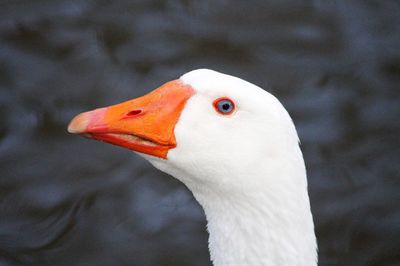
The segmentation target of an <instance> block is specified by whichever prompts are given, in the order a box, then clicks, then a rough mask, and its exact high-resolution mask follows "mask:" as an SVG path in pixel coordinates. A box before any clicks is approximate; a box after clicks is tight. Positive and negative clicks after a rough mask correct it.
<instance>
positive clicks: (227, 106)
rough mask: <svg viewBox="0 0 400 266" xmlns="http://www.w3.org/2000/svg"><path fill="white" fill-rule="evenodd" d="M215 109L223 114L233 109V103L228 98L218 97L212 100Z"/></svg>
mask: <svg viewBox="0 0 400 266" xmlns="http://www.w3.org/2000/svg"><path fill="white" fill-rule="evenodd" d="M214 107H215V109H216V110H217V111H218V112H219V113H221V114H224V115H228V114H231V113H232V112H233V111H234V109H235V104H234V103H233V101H232V100H230V99H229V98H219V99H217V100H215V101H214Z"/></svg>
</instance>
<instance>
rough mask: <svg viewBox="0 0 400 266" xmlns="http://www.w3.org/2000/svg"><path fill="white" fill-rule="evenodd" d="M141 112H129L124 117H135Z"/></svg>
mask: <svg viewBox="0 0 400 266" xmlns="http://www.w3.org/2000/svg"><path fill="white" fill-rule="evenodd" d="M141 112H142V110H132V111H130V112H128V113H127V114H126V117H131V116H135V115H138V114H140V113H141Z"/></svg>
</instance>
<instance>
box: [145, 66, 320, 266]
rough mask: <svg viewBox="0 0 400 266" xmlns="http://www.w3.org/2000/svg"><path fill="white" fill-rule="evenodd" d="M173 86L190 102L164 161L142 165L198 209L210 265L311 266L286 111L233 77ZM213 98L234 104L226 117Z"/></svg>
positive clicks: (207, 75)
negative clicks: (173, 181)
mask: <svg viewBox="0 0 400 266" xmlns="http://www.w3.org/2000/svg"><path fill="white" fill-rule="evenodd" d="M180 79H181V81H182V82H183V83H185V84H188V85H190V86H192V88H193V89H194V90H195V91H196V94H195V95H193V96H192V97H191V98H190V99H189V100H188V102H187V103H186V105H185V108H184V110H183V111H182V114H181V116H180V119H179V121H178V123H177V125H176V127H175V136H176V140H177V147H176V148H175V149H173V150H170V151H169V153H168V158H167V160H162V159H157V158H155V157H150V156H145V157H146V158H147V159H148V160H149V161H150V162H151V163H152V164H153V165H154V166H155V167H157V168H159V169H160V170H162V171H164V172H166V173H168V174H170V175H172V176H174V177H175V178H177V179H179V180H181V181H182V182H183V183H184V184H186V186H187V187H188V188H189V189H190V190H191V191H192V192H193V195H194V197H195V198H196V199H197V200H198V201H199V203H200V204H201V206H202V207H203V208H204V211H205V214H206V217H207V221H208V225H207V228H208V231H209V233H210V238H209V249H210V253H211V259H212V261H213V263H214V265H216V266H224V265H274V266H275V265H299V266H300V265H307V266H310V265H316V264H317V243H316V238H315V234H314V225H313V220H312V215H311V211H310V203H309V197H308V192H307V179H306V170H305V166H304V161H303V156H302V153H301V151H300V148H299V144H298V136H297V133H296V130H295V127H294V125H293V122H292V120H291V118H290V116H289V114H288V113H287V111H286V110H285V109H284V107H283V106H282V105H281V103H280V102H279V101H278V100H277V99H276V98H275V97H274V96H272V95H271V94H270V93H268V92H266V91H264V90H263V89H261V88H259V87H257V86H255V85H253V84H251V83H249V82H246V81H244V80H242V79H239V78H236V77H233V76H229V75H225V74H221V73H218V72H215V71H212V70H207V69H199V70H194V71H191V72H189V73H187V74H185V75H183V76H182V77H181V78H180ZM219 97H229V98H230V99H232V100H233V101H234V102H235V104H236V111H235V112H234V113H233V114H232V115H229V116H224V115H221V114H219V113H217V112H216V111H215V109H214V107H213V104H212V103H213V101H214V100H215V99H217V98H219Z"/></svg>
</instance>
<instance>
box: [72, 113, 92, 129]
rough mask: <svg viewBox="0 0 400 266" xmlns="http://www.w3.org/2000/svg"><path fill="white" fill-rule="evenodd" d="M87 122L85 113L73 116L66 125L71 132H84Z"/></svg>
mask: <svg viewBox="0 0 400 266" xmlns="http://www.w3.org/2000/svg"><path fill="white" fill-rule="evenodd" d="M88 124H89V118H88V116H87V114H86V113H82V114H79V115H77V116H75V117H74V118H73V119H72V120H71V122H70V123H69V125H68V129H67V130H68V132H69V133H71V134H82V133H85V131H86V129H87V126H88Z"/></svg>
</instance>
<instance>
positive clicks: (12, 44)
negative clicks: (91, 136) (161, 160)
mask: <svg viewBox="0 0 400 266" xmlns="http://www.w3.org/2000/svg"><path fill="white" fill-rule="evenodd" d="M203 67H206V68H211V69H215V70H218V71H221V72H224V73H229V74H232V75H236V76H239V77H241V78H244V79H246V80H248V81H251V82H253V83H255V84H257V85H259V86H261V87H263V88H264V89H266V90H268V91H270V92H271V93H273V94H274V95H276V96H277V97H278V98H279V99H280V100H281V101H282V103H283V104H284V105H285V107H286V108H287V109H288V111H289V113H290V114H291V116H292V117H293V120H294V122H295V124H296V127H297V129H298V132H299V136H300V139H301V143H302V150H303V152H304V157H305V160H306V164H307V170H308V178H309V192H310V198H311V205H312V211H313V214H314V220H315V225H316V234H317V238H318V243H319V250H320V251H319V256H320V265H400V209H399V202H400V145H399V144H400V141H399V135H400V123H399V117H400V3H399V1H361V0H358V1H357V0H354V1H344V0H343V1H321V0H308V1H306V0H304V1H290V0H285V1H280V0H271V1H262V0H259V1H228V0H217V1H209V0H205V1H183V0H182V1H172V0H171V1H161V0H159V1H156V0H154V1H147V0H146V1H145V0H142V1H130V0H121V1H100V0H99V1H95V0H92V1H90V0H87V1H77V0H57V1H55V0H35V1H31V0H1V1H0V119H1V120H0V121H1V124H0V265H211V263H210V262H209V255H208V250H207V238H208V234H207V232H206V230H205V225H206V221H205V217H204V214H203V211H202V209H201V208H200V207H199V205H198V204H197V203H196V201H195V200H194V199H193V197H192V194H191V193H190V192H189V191H188V190H187V189H186V188H185V187H184V186H183V185H182V184H181V183H179V182H178V181H177V180H175V179H173V178H171V177H169V176H167V175H165V174H163V173H161V172H159V171H157V170H155V169H154V168H153V167H151V166H150V165H149V164H148V163H147V162H145V161H144V160H143V159H141V158H140V157H139V156H137V155H135V154H133V153H132V152H130V151H128V150H123V149H120V148H117V147H113V146H111V145H105V144H102V143H98V142H94V141H89V140H86V139H83V138H79V137H77V136H72V135H70V134H67V132H66V127H67V125H68V122H69V120H70V119H71V118H72V117H73V116H74V115H75V114H77V113H80V112H82V111H86V110H90V109H93V108H96V107H101V106H107V105H111V104H114V103H118V102H121V101H123V100H127V99H131V98H134V97H137V96H140V95H143V94H145V93H147V92H149V91H151V90H152V89H154V88H156V87H158V86H159V85H160V84H162V83H164V82H166V81H168V80H171V79H175V78H177V77H179V76H180V75H181V74H183V73H185V72H187V71H189V70H192V69H196V68H203Z"/></svg>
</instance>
